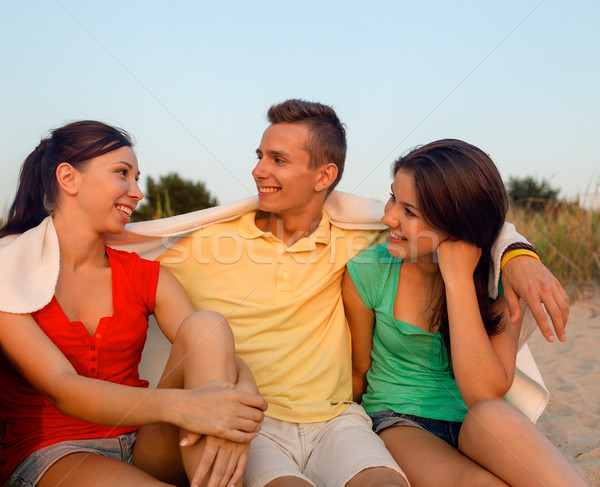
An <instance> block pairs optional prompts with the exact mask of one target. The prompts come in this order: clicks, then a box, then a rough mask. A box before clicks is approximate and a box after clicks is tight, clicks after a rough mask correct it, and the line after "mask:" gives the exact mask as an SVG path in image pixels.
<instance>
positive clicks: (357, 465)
mask: <svg viewBox="0 0 600 487" xmlns="http://www.w3.org/2000/svg"><path fill="white" fill-rule="evenodd" d="M367 470H368V472H367ZM363 471H365V473H364V475H363V481H364V482H365V483H362V482H361V483H360V485H368V483H366V480H365V478H369V477H372V476H375V475H376V474H377V473H382V474H383V475H384V476H385V477H391V478H396V479H397V481H398V483H397V485H403V482H404V475H403V473H402V470H401V469H400V468H399V467H398V465H397V464H396V462H395V461H394V459H393V458H392V456H391V455H390V453H389V452H388V450H387V449H386V447H385V445H384V443H383V441H382V440H381V439H380V438H379V437H378V436H377V435H376V434H375V433H374V432H373V430H372V428H371V420H370V418H369V416H367V414H366V413H365V411H364V409H363V408H362V407H360V406H358V405H356V404H352V405H350V406H349V407H348V409H347V410H346V411H345V412H344V413H343V414H341V415H340V416H338V417H336V418H334V419H332V420H330V421H328V422H327V424H326V426H325V427H324V428H323V430H322V431H321V432H320V435H319V437H318V438H317V439H316V441H315V444H314V446H313V449H312V454H311V456H310V459H309V460H308V462H307V466H306V471H305V473H306V475H307V476H308V477H309V478H311V479H312V480H313V481H314V482H315V483H316V484H317V485H319V481H320V482H322V485H326V486H344V485H346V484H347V483H348V482H349V481H350V480H352V479H353V478H354V477H356V476H358V474H359V473H360V472H363ZM386 472H387V473H386ZM373 485H376V483H375V484H373Z"/></svg>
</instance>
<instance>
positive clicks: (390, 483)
mask: <svg viewBox="0 0 600 487" xmlns="http://www.w3.org/2000/svg"><path fill="white" fill-rule="evenodd" d="M408 485H409V484H408V482H407V481H406V479H405V478H404V477H403V476H402V475H401V474H400V473H398V472H396V471H395V470H392V469H391V468H388V467H373V468H367V469H365V470H362V471H361V472H358V473H357V474H356V475H355V476H354V477H352V478H351V479H350V481H349V482H348V483H347V484H346V487H408Z"/></svg>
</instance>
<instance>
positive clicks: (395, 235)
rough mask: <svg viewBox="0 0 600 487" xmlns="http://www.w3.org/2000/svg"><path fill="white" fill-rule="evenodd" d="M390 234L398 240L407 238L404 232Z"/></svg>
mask: <svg viewBox="0 0 600 487" xmlns="http://www.w3.org/2000/svg"><path fill="white" fill-rule="evenodd" d="M390 235H391V236H392V237H393V238H395V239H398V240H406V236H405V235H404V233H396V232H390Z"/></svg>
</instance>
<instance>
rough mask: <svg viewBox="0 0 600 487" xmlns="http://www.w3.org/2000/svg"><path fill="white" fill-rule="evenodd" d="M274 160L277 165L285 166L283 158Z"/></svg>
mask: <svg viewBox="0 0 600 487" xmlns="http://www.w3.org/2000/svg"><path fill="white" fill-rule="evenodd" d="M273 160H274V161H275V164H283V163H284V162H285V161H284V160H283V159H282V158H281V157H275V158H274V159H273Z"/></svg>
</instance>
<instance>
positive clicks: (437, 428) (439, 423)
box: [371, 409, 462, 448]
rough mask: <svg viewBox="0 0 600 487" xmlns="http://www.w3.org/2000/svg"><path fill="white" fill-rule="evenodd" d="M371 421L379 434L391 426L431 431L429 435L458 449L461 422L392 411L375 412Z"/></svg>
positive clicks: (374, 429)
mask: <svg viewBox="0 0 600 487" xmlns="http://www.w3.org/2000/svg"><path fill="white" fill-rule="evenodd" d="M371 420H372V421H373V431H375V433H379V432H380V431H383V430H384V429H386V428H389V427H390V426H412V427H414V428H421V429H423V430H425V431H429V433H431V434H434V435H435V436H437V437H438V438H441V439H442V440H444V441H445V442H446V443H448V444H450V445H452V446H453V447H454V448H458V434H459V433H460V427H461V426H462V422H460V421H444V420H442V419H429V418H421V417H419V416H413V415H412V414H400V413H395V412H394V411H391V410H390V409H384V410H382V411H376V412H374V413H373V414H371Z"/></svg>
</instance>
